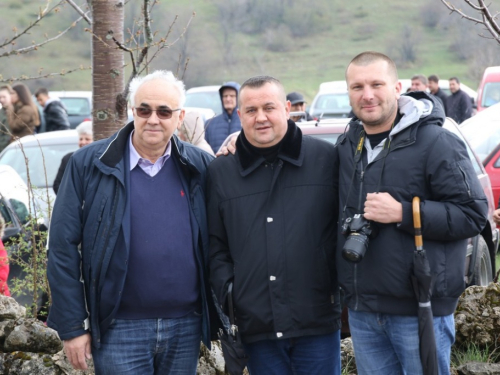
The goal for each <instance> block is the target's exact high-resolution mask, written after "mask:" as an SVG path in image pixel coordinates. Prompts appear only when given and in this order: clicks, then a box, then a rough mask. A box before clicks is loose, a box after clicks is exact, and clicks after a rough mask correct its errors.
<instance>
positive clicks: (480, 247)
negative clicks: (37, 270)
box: [297, 104, 500, 285]
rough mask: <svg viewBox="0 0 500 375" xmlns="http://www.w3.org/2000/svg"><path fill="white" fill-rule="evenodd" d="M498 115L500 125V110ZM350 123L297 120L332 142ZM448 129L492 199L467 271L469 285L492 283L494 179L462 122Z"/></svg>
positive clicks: (495, 240) (305, 129)
mask: <svg viewBox="0 0 500 375" xmlns="http://www.w3.org/2000/svg"><path fill="white" fill-rule="evenodd" d="M498 109H499V112H500V104H499V105H498ZM496 118H497V120H498V124H499V125H500V113H499V114H498V115H497V117H496ZM348 122H349V119H325V120H322V121H309V122H302V123H297V125H298V126H299V127H300V128H301V129H302V132H303V134H305V135H311V136H314V137H318V138H322V139H324V140H326V141H328V142H331V143H336V141H337V138H338V137H339V136H340V135H341V134H342V133H344V131H346V130H347V125H348ZM464 124H465V123H464ZM444 128H445V129H447V130H448V131H451V132H452V133H453V134H455V135H456V136H457V137H459V138H460V139H461V140H462V141H463V142H464V143H465V145H466V147H467V151H468V153H469V157H470V159H471V162H472V165H473V166H474V170H475V171H476V174H477V177H478V179H479V182H480V183H481V186H482V187H483V190H484V193H485V194H486V197H487V198H488V222H487V224H486V227H485V228H484V230H483V232H482V233H481V234H480V235H478V236H476V237H474V238H471V239H470V240H469V243H468V247H467V259H466V270H467V274H466V275H464V277H465V280H467V284H468V285H488V284H489V283H490V282H491V281H492V280H493V275H494V274H495V255H496V253H497V251H498V242H499V230H498V229H497V228H496V225H495V223H494V222H493V211H494V210H495V208H496V201H495V200H494V198H493V193H492V187H491V183H490V178H489V177H488V174H487V173H486V171H485V168H484V167H483V165H482V163H481V159H479V158H478V156H476V154H475V153H474V152H473V151H472V149H471V147H472V144H469V142H468V141H467V140H466V137H464V135H462V133H461V131H460V129H459V127H458V125H457V124H456V123H455V122H454V121H453V120H451V119H449V118H447V119H446V121H445V124H444ZM476 132H477V126H476ZM477 133H479V132H477ZM499 136H500V134H499ZM424 242H425V238H424Z"/></svg>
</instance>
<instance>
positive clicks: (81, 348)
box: [63, 333, 92, 370]
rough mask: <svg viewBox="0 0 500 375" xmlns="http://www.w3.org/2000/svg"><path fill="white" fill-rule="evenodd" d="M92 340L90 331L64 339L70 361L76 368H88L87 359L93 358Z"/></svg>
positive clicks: (65, 349)
mask: <svg viewBox="0 0 500 375" xmlns="http://www.w3.org/2000/svg"><path fill="white" fill-rule="evenodd" d="M90 341H91V338H90V334H89V333H86V334H85V335H82V336H78V337H75V338H73V339H70V340H64V341H63V343H64V353H66V357H68V360H69V362H70V363H71V365H72V366H73V368H74V369H75V370H86V369H87V362H85V360H86V359H91V358H92V354H91V349H90Z"/></svg>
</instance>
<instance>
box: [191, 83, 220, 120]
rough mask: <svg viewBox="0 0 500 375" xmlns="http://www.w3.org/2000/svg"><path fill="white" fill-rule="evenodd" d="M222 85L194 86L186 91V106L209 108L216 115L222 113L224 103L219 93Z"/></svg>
mask: <svg viewBox="0 0 500 375" xmlns="http://www.w3.org/2000/svg"><path fill="white" fill-rule="evenodd" d="M219 89H220V86H200V87H192V88H190V89H189V90H187V91H186V103H185V104H184V107H195V108H209V109H211V110H212V111H214V113H215V115H216V116H217V115H220V114H221V113H222V103H221V99H220V93H219Z"/></svg>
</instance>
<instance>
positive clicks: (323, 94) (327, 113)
mask: <svg viewBox="0 0 500 375" xmlns="http://www.w3.org/2000/svg"><path fill="white" fill-rule="evenodd" d="M350 112H351V105H350V104H349V96H348V94H347V83H346V81H332V82H324V83H322V84H321V85H319V92H318V93H317V94H316V96H315V97H314V99H313V101H312V103H311V106H310V107H309V114H310V115H311V116H312V117H314V118H315V119H323V118H337V117H341V118H342V117H343V118H346V117H348V116H349V113H350Z"/></svg>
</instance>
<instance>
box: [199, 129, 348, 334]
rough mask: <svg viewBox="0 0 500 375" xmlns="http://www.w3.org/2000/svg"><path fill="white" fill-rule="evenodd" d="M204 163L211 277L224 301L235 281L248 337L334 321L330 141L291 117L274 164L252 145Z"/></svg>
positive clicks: (319, 330)
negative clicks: (308, 133) (304, 131)
mask: <svg viewBox="0 0 500 375" xmlns="http://www.w3.org/2000/svg"><path fill="white" fill-rule="evenodd" d="M244 137H245V135H244V133H243V132H241V133H240V136H239V137H238V140H237V151H236V154H235V155H229V156H227V157H223V158H218V159H216V160H214V161H213V162H212V163H211V164H210V166H209V169H208V172H209V176H208V221H209V234H210V282H211V284H212V287H213V289H214V291H215V294H216V296H217V298H218V300H219V302H220V303H221V304H223V305H224V304H225V301H226V294H227V285H228V283H229V282H230V281H233V282H234V302H235V309H236V318H237V324H238V326H239V330H240V332H241V333H242V338H243V340H244V341H245V342H255V341H259V340H265V339H282V338H283V339H284V338H291V337H300V336H307V335H320V334H327V333H331V332H334V331H336V330H338V329H339V328H340V305H339V294H338V285H337V277H336V273H335V242H336V240H335V235H336V233H335V228H336V210H337V207H336V206H337V194H336V192H335V191H334V170H335V159H334V158H335V148H334V146H333V145H332V144H329V143H327V142H325V141H322V140H319V139H315V138H311V137H307V136H304V137H303V136H302V132H301V130H300V129H299V128H298V127H297V126H296V125H295V123H294V122H293V121H289V122H288V132H287V134H286V135H285V137H284V138H283V141H282V145H281V148H280V151H279V153H278V156H277V159H276V161H275V162H274V163H269V162H266V161H265V159H264V157H262V156H260V155H258V154H257V153H256V152H255V151H254V150H252V149H251V147H249V143H248V141H247V140H246V139H245V138H244Z"/></svg>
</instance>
